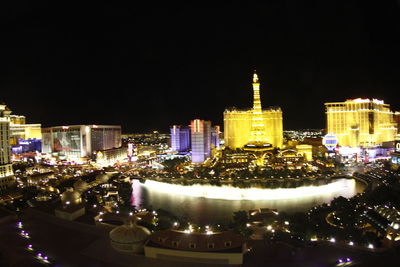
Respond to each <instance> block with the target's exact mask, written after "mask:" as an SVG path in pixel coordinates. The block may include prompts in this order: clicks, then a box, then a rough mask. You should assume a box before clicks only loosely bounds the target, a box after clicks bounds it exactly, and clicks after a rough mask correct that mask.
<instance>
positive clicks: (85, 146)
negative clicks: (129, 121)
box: [42, 125, 121, 159]
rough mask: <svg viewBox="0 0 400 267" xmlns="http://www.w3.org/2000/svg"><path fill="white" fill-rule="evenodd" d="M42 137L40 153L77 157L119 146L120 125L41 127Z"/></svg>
mask: <svg viewBox="0 0 400 267" xmlns="http://www.w3.org/2000/svg"><path fill="white" fill-rule="evenodd" d="M42 138H43V139H42V153H49V154H52V153H55V154H57V156H60V157H65V158H67V159H79V158H81V157H88V156H91V155H92V154H93V153H94V152H97V151H103V152H104V150H108V149H114V148H119V147H121V126H114V125H72V126H57V127H50V128H43V129H42Z"/></svg>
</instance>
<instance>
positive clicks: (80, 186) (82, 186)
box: [74, 179, 89, 192]
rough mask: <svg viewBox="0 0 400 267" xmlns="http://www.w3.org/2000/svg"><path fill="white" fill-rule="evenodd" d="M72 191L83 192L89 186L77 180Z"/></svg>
mask: <svg viewBox="0 0 400 267" xmlns="http://www.w3.org/2000/svg"><path fill="white" fill-rule="evenodd" d="M74 189H75V190H76V191H79V192H84V191H86V190H87V189H89V185H88V183H86V182H85V181H83V180H80V179H79V180H78V181H76V182H75V183H74Z"/></svg>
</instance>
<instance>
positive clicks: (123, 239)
mask: <svg viewBox="0 0 400 267" xmlns="http://www.w3.org/2000/svg"><path fill="white" fill-rule="evenodd" d="M150 234H151V233H150V231H149V230H148V229H147V228H146V227H143V226H140V225H137V224H130V225H126V224H125V225H121V226H118V227H115V228H114V229H113V230H111V232H110V234H109V235H110V239H111V241H113V242H116V243H120V244H134V243H141V242H144V241H145V240H146V239H147V238H148V237H149V236H150Z"/></svg>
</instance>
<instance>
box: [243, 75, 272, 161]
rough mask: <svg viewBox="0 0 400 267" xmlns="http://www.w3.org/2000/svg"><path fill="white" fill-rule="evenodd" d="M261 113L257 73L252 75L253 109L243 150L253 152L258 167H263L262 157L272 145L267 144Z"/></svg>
mask: <svg viewBox="0 0 400 267" xmlns="http://www.w3.org/2000/svg"><path fill="white" fill-rule="evenodd" d="M264 121H265V120H264V118H263V111H262V106H261V99H260V83H259V81H258V76H257V73H256V72H255V71H254V74H253V109H252V122H251V132H250V137H249V141H248V143H247V144H246V145H245V146H244V148H243V149H244V150H246V151H250V152H254V155H255V156H256V158H257V160H256V163H257V165H258V166H263V165H264V157H265V155H266V154H267V152H268V151H271V150H272V149H273V147H272V145H271V144H270V143H268V138H267V133H266V126H265V123H264Z"/></svg>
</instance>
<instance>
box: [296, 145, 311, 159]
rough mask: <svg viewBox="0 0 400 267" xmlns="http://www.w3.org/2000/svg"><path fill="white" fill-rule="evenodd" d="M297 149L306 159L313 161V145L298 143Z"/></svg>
mask: <svg viewBox="0 0 400 267" xmlns="http://www.w3.org/2000/svg"><path fill="white" fill-rule="evenodd" d="M296 150H297V152H298V153H300V154H301V155H303V157H304V159H305V160H306V161H312V159H313V158H312V145H297V146H296Z"/></svg>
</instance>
